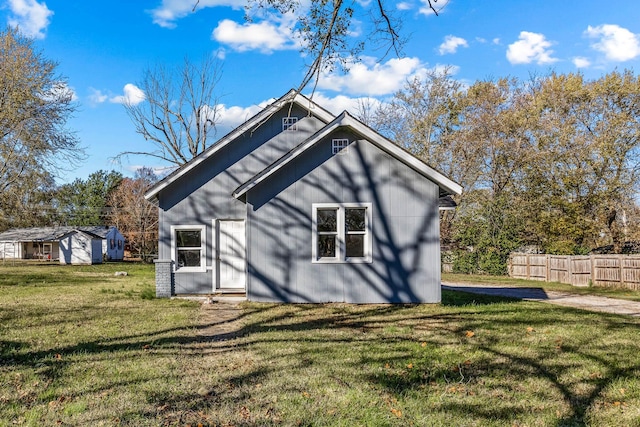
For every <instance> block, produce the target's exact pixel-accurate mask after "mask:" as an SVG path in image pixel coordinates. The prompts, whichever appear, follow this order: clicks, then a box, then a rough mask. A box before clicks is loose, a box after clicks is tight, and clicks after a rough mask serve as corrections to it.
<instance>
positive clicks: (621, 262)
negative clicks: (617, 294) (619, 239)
mask: <svg viewBox="0 0 640 427" xmlns="http://www.w3.org/2000/svg"><path fill="white" fill-rule="evenodd" d="M618 262H619V263H620V286H623V285H624V279H623V276H624V265H623V258H622V254H619V255H618Z"/></svg>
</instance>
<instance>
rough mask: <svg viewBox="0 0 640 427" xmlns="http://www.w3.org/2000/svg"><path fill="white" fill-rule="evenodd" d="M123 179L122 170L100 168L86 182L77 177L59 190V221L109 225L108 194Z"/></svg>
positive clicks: (72, 223)
mask: <svg viewBox="0 0 640 427" xmlns="http://www.w3.org/2000/svg"><path fill="white" fill-rule="evenodd" d="M121 181H122V174H121V173H120V172H116V171H111V172H106V171H103V170H99V171H97V172H94V173H92V174H91V175H89V178H87V180H86V181H84V180H82V179H79V178H76V179H75V180H74V181H73V182H72V183H71V184H65V185H62V186H61V187H60V188H59V189H58V192H57V195H56V199H57V208H58V213H59V215H60V217H59V218H60V219H59V220H60V222H62V223H63V224H66V225H106V222H107V218H108V214H109V195H110V194H111V193H112V192H113V191H114V190H115V189H116V188H117V187H118V185H119V184H120V182H121Z"/></svg>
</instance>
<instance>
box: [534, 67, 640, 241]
mask: <svg viewBox="0 0 640 427" xmlns="http://www.w3.org/2000/svg"><path fill="white" fill-rule="evenodd" d="M531 115H532V117H535V119H536V122H537V123H538V126H537V128H536V129H534V130H533V133H534V138H535V141H536V144H537V146H536V151H537V152H538V153H539V155H538V158H537V160H536V161H535V162H532V163H531V164H530V165H529V167H528V168H526V174H527V175H526V179H527V182H526V187H527V189H526V192H527V194H528V195H529V197H528V199H529V200H530V202H531V203H535V205H537V207H536V209H530V210H529V213H530V218H529V224H530V227H531V229H533V230H534V232H535V235H536V237H537V240H538V241H539V242H540V244H541V245H542V246H543V247H544V248H545V249H546V250H547V251H549V252H560V253H567V252H569V253H572V252H574V253H584V252H585V251H588V250H589V248H593V247H596V246H599V245H602V244H607V243H612V244H613V246H614V251H615V252H618V253H619V252H620V251H621V249H622V244H623V242H624V239H625V235H624V228H623V227H622V226H621V225H620V222H621V218H620V216H621V213H622V212H623V211H625V210H627V211H631V210H632V209H633V208H632V207H633V205H634V204H635V203H634V198H635V195H636V191H637V185H638V178H639V175H638V169H639V167H640V78H639V77H637V76H634V75H633V74H632V73H631V72H629V71H625V72H623V73H619V72H612V73H609V74H607V75H605V76H603V77H601V78H599V79H597V80H593V81H586V80H585V79H584V77H583V76H582V75H581V74H566V75H558V74H551V75H550V76H548V77H546V78H544V79H540V80H539V81H538V82H537V85H536V87H535V109H534V110H532V112H531Z"/></svg>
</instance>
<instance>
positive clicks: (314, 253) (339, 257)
mask: <svg viewBox="0 0 640 427" xmlns="http://www.w3.org/2000/svg"><path fill="white" fill-rule="evenodd" d="M349 208H364V209H365V219H364V220H365V232H364V257H351V258H348V257H347V256H346V250H347V248H346V231H345V216H344V214H345V209H349ZM319 209H336V211H337V228H338V230H337V238H336V240H337V242H336V256H335V257H334V258H319V257H318V219H317V212H318V210H319ZM371 209H372V204H371V203H313V204H312V205H311V262H312V263H314V264H363V263H371V262H373V222H372V220H373V215H372V211H371Z"/></svg>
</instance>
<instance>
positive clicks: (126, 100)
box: [109, 83, 146, 106]
mask: <svg viewBox="0 0 640 427" xmlns="http://www.w3.org/2000/svg"><path fill="white" fill-rule="evenodd" d="M123 90H124V95H118V96H114V97H111V98H109V102H113V103H114V104H129V105H134V106H135V105H138V104H140V103H141V102H142V101H144V100H145V98H146V97H145V95H144V92H143V91H142V89H140V88H139V87H138V86H136V85H134V84H131V83H127V84H126V85H124V89H123Z"/></svg>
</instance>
